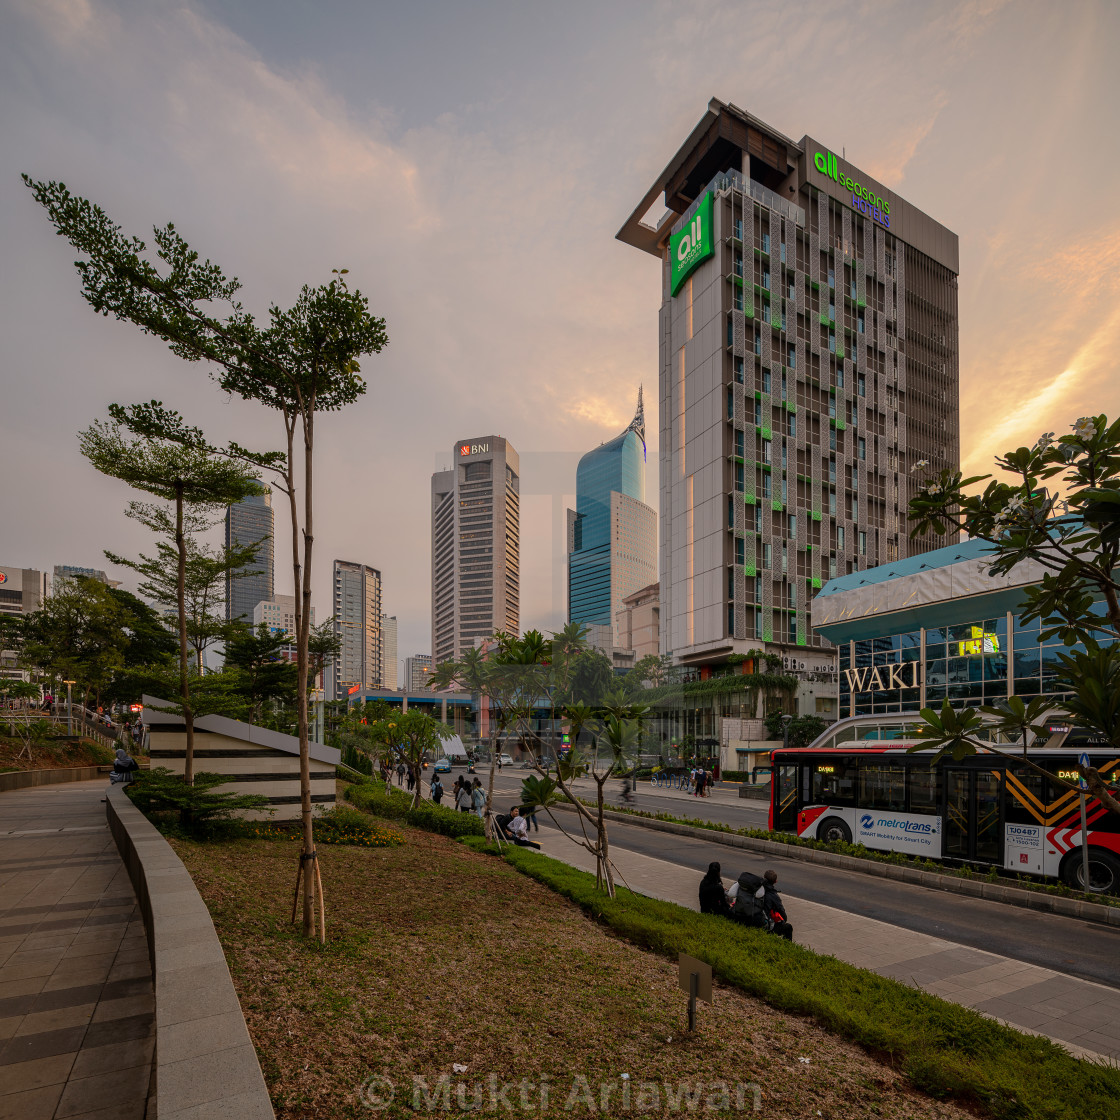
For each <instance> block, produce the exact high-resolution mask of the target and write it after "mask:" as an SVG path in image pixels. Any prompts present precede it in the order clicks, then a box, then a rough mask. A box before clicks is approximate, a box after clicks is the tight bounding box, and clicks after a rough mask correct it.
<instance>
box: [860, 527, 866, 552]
mask: <svg viewBox="0 0 1120 1120" xmlns="http://www.w3.org/2000/svg"><path fill="white" fill-rule="evenodd" d="M859 554H860V556H866V555H867V534H866V533H865V532H864V531H863V530H862V529H861V530H860V532H859Z"/></svg>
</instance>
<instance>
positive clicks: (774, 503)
mask: <svg viewBox="0 0 1120 1120" xmlns="http://www.w3.org/2000/svg"><path fill="white" fill-rule="evenodd" d="M770 508H771V509H772V510H773V511H774V512H775V513H781V512H782V508H783V507H782V503H781V502H779V501H777V500H776V499H775V500H774V501H772V502H771V503H770Z"/></svg>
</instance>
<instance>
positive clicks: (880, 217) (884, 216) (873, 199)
mask: <svg viewBox="0 0 1120 1120" xmlns="http://www.w3.org/2000/svg"><path fill="white" fill-rule="evenodd" d="M813 166H814V167H816V169H817V170H818V171H819V172H820V173H821V174H822V175H827V176H828V178H830V179H831V180H832V181H833V182H834V183H836V184H838V185H839V186H841V187H843V188H844V190H846V191H851V193H852V209H853V210H858V211H859V212H860V213H861V214H866V215H867V217H869V218H870V219H871V220H872V221H875V222H878V223H879V225H881V226H882V227H883V228H884V229H890V228H891V204H890V203H889V202H884V201H883V199H882V198H881V197H880V196H879V195H877V194H876V193H875V192H874V191H873V190H872V189H871V188H870V187H868V186H867V185H866V184H861V183H857V182H856V181H855V180H853V179H851V178H850V177H849V176H847V175H845V174H843V173H842V172H841V171H840V162H839V160H837V158H836V154H835V153H834V152H830V151H827V150H826V151H823V152H817V154H816V155H814V156H813Z"/></svg>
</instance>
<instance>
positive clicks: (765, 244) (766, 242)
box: [762, 233, 770, 253]
mask: <svg viewBox="0 0 1120 1120" xmlns="http://www.w3.org/2000/svg"><path fill="white" fill-rule="evenodd" d="M762 251H763V252H764V253H769V252H770V234H768V233H764V234H763V235H762Z"/></svg>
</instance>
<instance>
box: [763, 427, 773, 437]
mask: <svg viewBox="0 0 1120 1120" xmlns="http://www.w3.org/2000/svg"><path fill="white" fill-rule="evenodd" d="M762 438H763V439H773V438H774V433H773V432H772V431H771V430H770V429H769V428H767V427H766V426H765V425H763V427H762Z"/></svg>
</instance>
